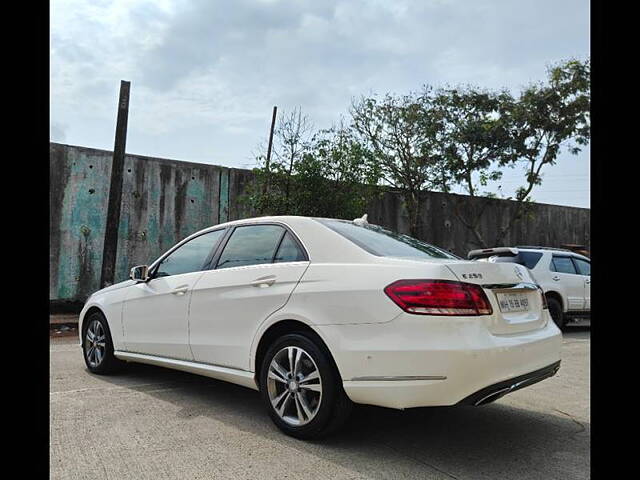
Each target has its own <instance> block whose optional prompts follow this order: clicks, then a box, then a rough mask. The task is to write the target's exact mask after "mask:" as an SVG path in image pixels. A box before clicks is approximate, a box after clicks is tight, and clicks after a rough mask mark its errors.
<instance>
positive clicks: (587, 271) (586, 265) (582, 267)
mask: <svg viewBox="0 0 640 480" xmlns="http://www.w3.org/2000/svg"><path fill="white" fill-rule="evenodd" d="M573 262H574V263H575V264H576V268H577V269H578V273H579V274H580V275H591V263H590V262H587V261H586V260H582V259H581V258H574V259H573Z"/></svg>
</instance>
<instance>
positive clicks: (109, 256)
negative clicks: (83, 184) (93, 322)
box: [100, 80, 131, 288]
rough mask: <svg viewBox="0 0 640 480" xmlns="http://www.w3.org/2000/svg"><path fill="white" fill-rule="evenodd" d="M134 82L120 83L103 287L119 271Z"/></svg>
mask: <svg viewBox="0 0 640 480" xmlns="http://www.w3.org/2000/svg"><path fill="white" fill-rule="evenodd" d="M130 89H131V82H127V81H126V80H121V81H120V99H119V101H118V120H117V122H116V140H115V145H114V147H113V163H112V165H111V185H110V187H109V203H108V208H107V222H106V229H105V233H104V247H103V250H102V272H101V275H100V285H101V287H103V288H104V287H107V286H109V285H112V284H113V280H114V276H115V270H116V254H117V251H118V227H119V225H120V205H121V203H122V177H123V172H124V155H125V148H126V144H127V120H128V118H129V91H130Z"/></svg>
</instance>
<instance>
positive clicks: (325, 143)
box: [244, 109, 379, 218]
mask: <svg viewBox="0 0 640 480" xmlns="http://www.w3.org/2000/svg"><path fill="white" fill-rule="evenodd" d="M310 125H311V122H310V121H309V119H308V118H307V117H306V116H304V115H302V113H301V111H300V110H299V109H297V110H294V111H293V112H292V113H289V114H287V115H284V116H283V120H282V121H281V122H280V123H279V124H278V128H277V129H276V130H275V132H274V147H273V151H272V157H273V158H272V159H271V162H270V163H269V165H267V164H266V161H265V156H264V155H258V158H257V159H258V168H255V169H254V173H255V181H254V183H253V184H252V185H251V186H249V188H248V191H247V194H246V195H245V198H244V201H245V202H246V203H248V204H249V206H250V208H252V209H254V210H255V211H258V212H260V213H261V214H265V215H304V216H325V217H334V218H355V217H359V216H362V214H363V213H364V212H365V210H366V206H367V204H368V203H369V202H370V201H371V200H372V199H373V198H374V197H375V195H376V194H377V190H376V183H377V182H378V178H379V173H378V171H377V169H376V164H375V162H373V161H372V158H373V157H372V155H371V153H370V152H369V151H368V150H367V149H366V148H365V147H364V146H363V145H362V144H361V143H360V142H358V140H357V138H356V137H355V135H354V134H353V132H352V131H351V130H350V129H349V128H347V127H345V126H344V125H342V124H341V125H339V126H336V127H332V128H330V129H326V130H320V131H318V132H316V133H312V132H311V126H310Z"/></svg>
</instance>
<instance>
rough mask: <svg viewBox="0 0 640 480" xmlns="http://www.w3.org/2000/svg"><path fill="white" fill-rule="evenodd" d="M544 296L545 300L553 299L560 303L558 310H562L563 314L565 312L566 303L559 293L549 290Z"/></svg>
mask: <svg viewBox="0 0 640 480" xmlns="http://www.w3.org/2000/svg"><path fill="white" fill-rule="evenodd" d="M544 295H545V296H546V297H547V298H553V299H555V300H557V301H558V302H560V308H562V311H563V312H566V311H567V308H566V302H565V301H564V298H562V295H561V294H560V292H556V291H555V290H551V291H548V292H545V293H544Z"/></svg>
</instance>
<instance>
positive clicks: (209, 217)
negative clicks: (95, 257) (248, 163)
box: [115, 155, 222, 282]
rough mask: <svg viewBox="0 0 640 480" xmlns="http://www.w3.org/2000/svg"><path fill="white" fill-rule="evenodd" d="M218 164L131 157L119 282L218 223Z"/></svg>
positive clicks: (124, 196) (127, 164) (127, 161)
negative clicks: (140, 266) (131, 270)
mask: <svg viewBox="0 0 640 480" xmlns="http://www.w3.org/2000/svg"><path fill="white" fill-rule="evenodd" d="M221 170H222V169H221V168H219V167H216V166H214V165H203V164H195V163H190V162H176V161H171V160H162V159H154V158H149V157H141V156H134V155H127V157H126V159H125V169H124V179H123V191H122V213H121V215H120V234H119V240H118V255H117V260H116V275H115V281H116V282H118V281H121V280H124V279H126V278H128V275H129V270H130V268H131V267H132V266H133V265H138V264H150V263H151V262H153V260H155V259H156V258H158V257H159V256H160V255H161V254H162V253H163V252H165V251H166V250H168V249H169V248H170V247H172V246H173V245H174V244H176V243H177V242H178V241H180V240H182V239H183V238H185V237H187V236H189V235H191V234H192V233H194V232H196V231H198V230H201V229H202V228H205V227H208V226H211V225H216V224H217V223H218V208H219V200H218V199H219V196H220V183H219V182H220V171H221Z"/></svg>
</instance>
